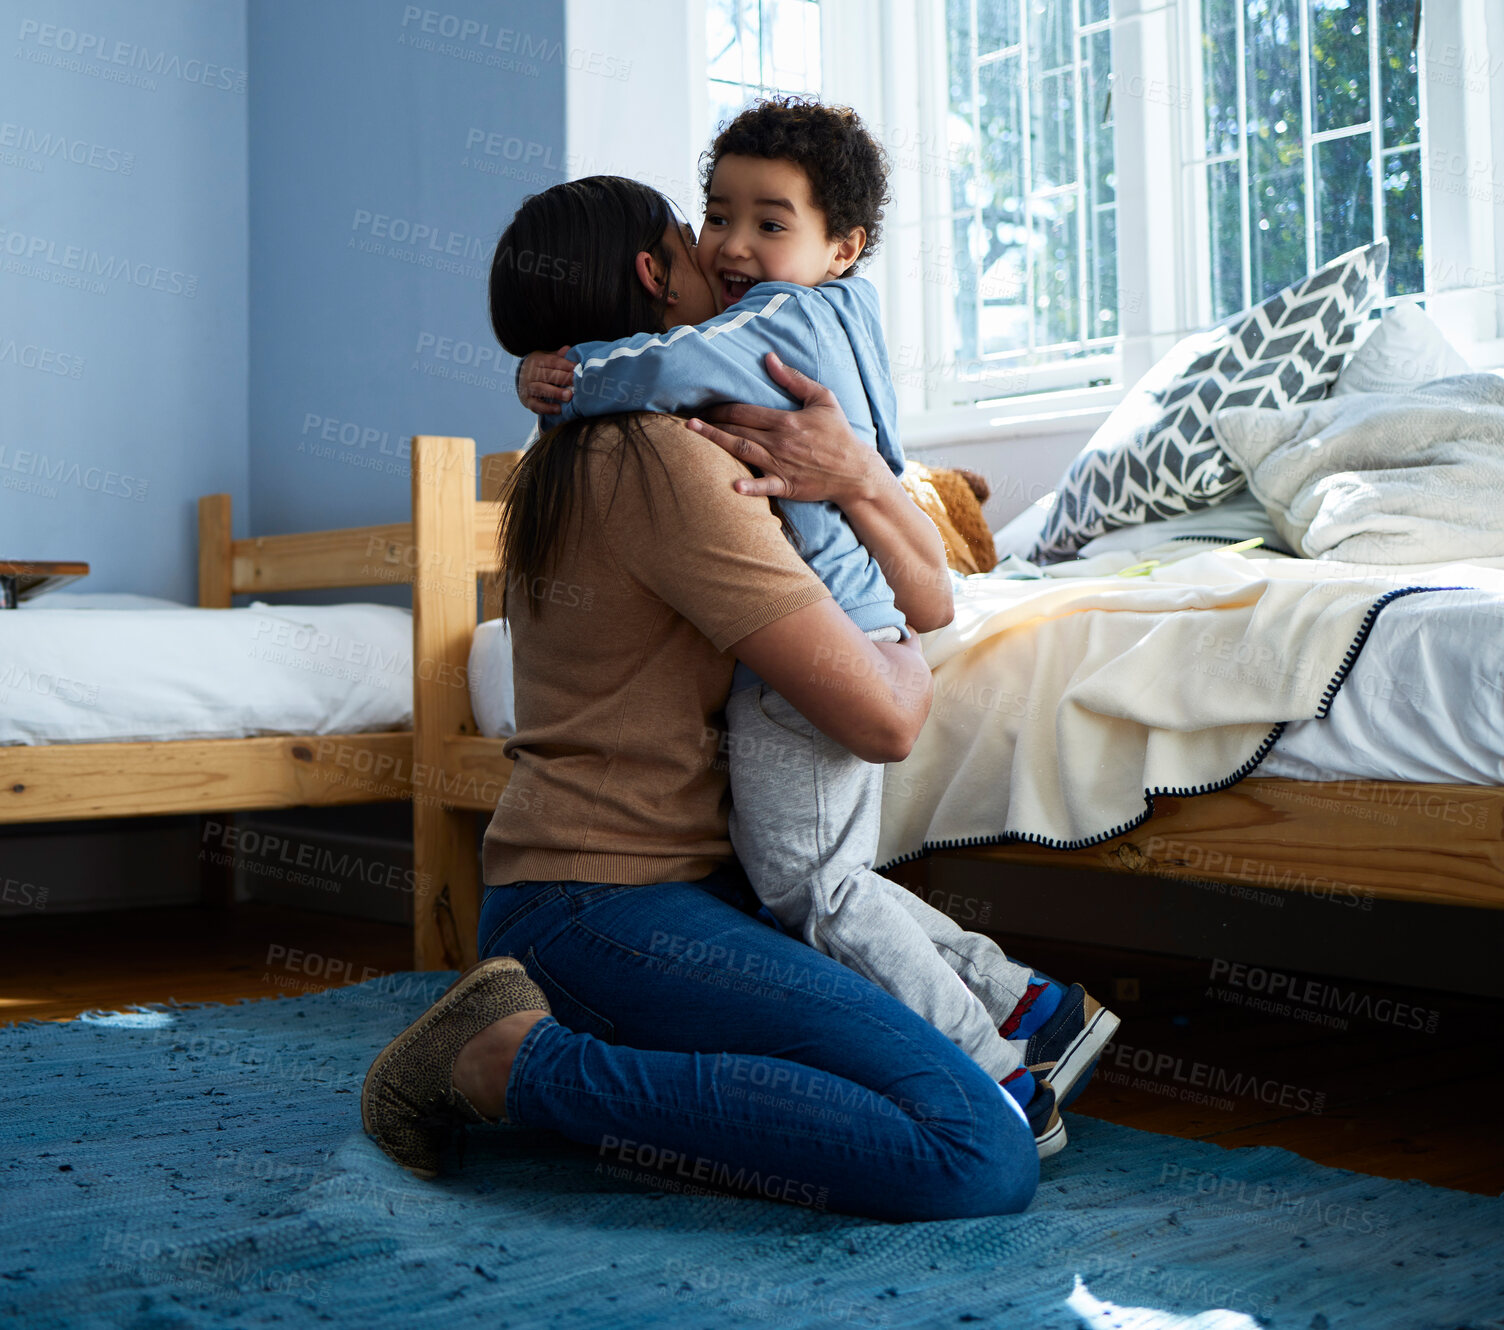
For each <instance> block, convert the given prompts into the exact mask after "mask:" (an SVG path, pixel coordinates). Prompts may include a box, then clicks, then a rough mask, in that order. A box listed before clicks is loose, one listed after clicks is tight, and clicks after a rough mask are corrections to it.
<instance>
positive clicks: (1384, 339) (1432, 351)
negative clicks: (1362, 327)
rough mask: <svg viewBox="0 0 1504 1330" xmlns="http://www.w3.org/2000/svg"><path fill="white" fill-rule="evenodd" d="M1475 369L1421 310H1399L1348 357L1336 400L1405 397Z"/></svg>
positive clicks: (1407, 306) (1410, 306)
mask: <svg viewBox="0 0 1504 1330" xmlns="http://www.w3.org/2000/svg"><path fill="white" fill-rule="evenodd" d="M1471 368H1472V367H1471V366H1470V365H1469V364H1468V363H1467V361H1466V360H1465V359H1463V357H1462V354H1461V352H1459V351H1458V350H1457V348H1456V347H1454V346H1453V345H1452V344H1451V343H1450V342H1449V341H1447V339H1446V336H1445V334H1443V332H1442V331H1441V329H1440V328H1438V327H1437V326H1436V324H1435V323H1434V322H1432V320H1431V317H1430V316H1429V315H1428V314H1427V313H1426V312H1425V310H1423V309H1421V308H1420V306H1419V305H1413V304H1405V305H1396V306H1394V308H1393V309H1390V310H1387V311H1386V312H1385V313H1384V316H1383V318H1381V319H1379V320H1378V327H1376V328H1375V329H1374V330H1373V331H1372V332H1371V333H1369V334H1368V338H1367V340H1366V341H1365V342H1364V343H1363V345H1362V346H1360V347H1359V348H1358V349H1357V350H1356V351H1354V352H1353V353H1352V355H1350V356H1349V357H1348V358H1347V364H1346V365H1344V366H1343V367H1342V373H1341V374H1339V375H1338V376H1337V382H1336V385H1335V386H1334V387H1333V388H1332V396H1333V397H1338V396H1342V395H1343V394H1346V393H1402V392H1407V391H1408V390H1409V389H1411V388H1418V387H1420V385H1421V384H1423V383H1429V382H1430V381H1431V380H1432V379H1445V378H1450V377H1451V376H1452V375H1453V374H1466V373H1468V372H1469V371H1470V370H1471Z"/></svg>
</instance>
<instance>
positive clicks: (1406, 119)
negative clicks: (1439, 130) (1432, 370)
mask: <svg viewBox="0 0 1504 1330" xmlns="http://www.w3.org/2000/svg"><path fill="white" fill-rule="evenodd" d="M1414 24H1415V5H1414V3H1413V0H1379V34H1380V41H1381V45H1380V47H1379V86H1380V92H1381V101H1380V106H1381V107H1382V111H1381V114H1382V116H1383V119H1384V146H1385V147H1386V148H1398V147H1400V146H1401V145H1402V144H1406V143H1419V142H1420V85H1419V83H1418V81H1417V80H1418V77H1419V76H1418V74H1417V73H1416V64H1415V55H1414V53H1413V52H1412V51H1411V50H1410V34H1411V33H1412V32H1413V31H1414ZM1393 261H1394V260H1393V256H1392V255H1391V257H1390V262H1391V263H1392V262H1393ZM1391 289H1393V288H1391Z"/></svg>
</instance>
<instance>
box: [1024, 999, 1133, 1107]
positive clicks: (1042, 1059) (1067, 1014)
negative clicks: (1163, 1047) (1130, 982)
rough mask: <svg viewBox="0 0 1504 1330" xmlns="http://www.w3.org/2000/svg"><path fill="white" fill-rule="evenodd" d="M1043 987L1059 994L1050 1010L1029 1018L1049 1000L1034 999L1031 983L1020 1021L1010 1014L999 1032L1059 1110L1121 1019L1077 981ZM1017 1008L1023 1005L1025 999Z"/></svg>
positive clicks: (1087, 1074) (1080, 1086)
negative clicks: (1044, 1085) (1050, 1093)
mask: <svg viewBox="0 0 1504 1330" xmlns="http://www.w3.org/2000/svg"><path fill="white" fill-rule="evenodd" d="M1048 986H1049V987H1050V988H1053V989H1054V990H1055V991H1056V992H1057V993H1058V994H1059V996H1058V998H1057V999H1056V1000H1055V1002H1054V1003H1052V1004H1050V1005H1051V1006H1052V1007H1053V1010H1051V1011H1050V1014H1049V1015H1048V1016H1047V1017H1046V1018H1045V1019H1044V1020H1042V1021H1037V1020H1030V1017H1031V1016H1033V1015H1034V1012H1035V1011H1036V1010H1038V1009H1040V1008H1043V1007H1044V1006H1045V1004H1046V1002H1048V998H1047V997H1041V998H1035V995H1034V985H1030V989H1029V993H1028V994H1027V995H1026V997H1025V1001H1027V1002H1029V1004H1030V1005H1029V1008H1028V1009H1026V1010H1025V1012H1024V1015H1023V1017H1022V1019H1020V1020H1014V1019H1013V1018H1010V1019H1009V1024H1008V1025H1004V1026H1003V1027H1002V1031H1001V1033H1002V1034H1003V1037H1004V1038H1005V1039H1008V1040H1009V1042H1010V1043H1012V1044H1013V1046H1014V1047H1015V1048H1017V1049H1018V1050H1019V1054H1020V1056H1021V1057H1022V1058H1023V1063H1024V1066H1026V1067H1027V1068H1028V1069H1029V1070H1030V1071H1031V1072H1033V1073H1034V1075H1035V1076H1036V1077H1044V1078H1046V1079H1047V1080H1048V1082H1049V1084H1050V1085H1052V1086H1053V1087H1054V1090H1055V1095H1056V1097H1057V1099H1058V1100H1059V1103H1060V1106H1061V1107H1062V1108H1064V1107H1065V1106H1066V1105H1068V1104H1069V1103H1070V1102H1071V1101H1072V1100H1073V1099H1075V1098H1076V1096H1077V1095H1078V1094H1080V1093H1081V1091H1082V1090H1084V1089H1085V1088H1086V1082H1087V1081H1088V1080H1089V1079H1090V1075H1091V1070H1092V1068H1093V1067H1094V1066H1095V1065H1096V1061H1097V1058H1098V1057H1099V1056H1101V1053H1102V1050H1103V1049H1104V1048H1105V1047H1106V1046H1107V1042H1108V1040H1110V1039H1111V1038H1112V1036H1113V1035H1114V1034H1115V1033H1116V1032H1117V1028H1118V1026H1119V1024H1121V1022H1120V1021H1119V1020H1118V1018H1117V1017H1116V1016H1114V1015H1113V1014H1112V1012H1110V1011H1108V1010H1107V1008H1106V1007H1104V1006H1103V1005H1102V1004H1101V1003H1100V1002H1098V1001H1097V1000H1096V999H1095V998H1093V997H1092V996H1091V995H1090V994H1089V993H1088V992H1087V991H1086V990H1085V989H1084V988H1082V987H1081V985H1080V984H1072V985H1071V986H1070V987H1069V988H1068V989H1062V988H1061V987H1060V985H1058V984H1055V983H1053V982H1052V981H1051V982H1050V983H1049V985H1048ZM1019 1006H1020V1007H1021V1008H1023V1007H1024V1003H1023V1002H1020V1003H1019ZM1016 1015H1017V1013H1015V1016H1016ZM1009 1025H1012V1026H1013V1029H1012V1031H1011V1032H1010V1030H1009Z"/></svg>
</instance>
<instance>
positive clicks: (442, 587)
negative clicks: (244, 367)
mask: <svg viewBox="0 0 1504 1330" xmlns="http://www.w3.org/2000/svg"><path fill="white" fill-rule="evenodd" d="M521 456H522V454H521V453H520V452H511V453H496V454H492V455H490V456H488V457H485V458H483V459H482V465H481V480H480V496H479V498H477V494H476V484H475V443H474V441H473V440H471V439H462V438H444V437H439V436H426V435H425V436H419V437H417V438H415V439H414V440H413V446H412V495H413V510H412V521H411V522H410V523H408V522H401V523H392V524H389V525H384V526H370V527H355V528H349V529H346V530H341V531H322V532H310V533H306V534H297V535H284V536H264V537H259V538H252V539H249V540H233V539H232V538H231V534H230V499H229V496H228V495H223V494H216V495H209V496H207V497H205V498H203V499H201V500H200V501H199V603H200V605H203V606H206V607H210V608H226V607H228V606H229V605H230V603H231V597H232V596H233V595H235V594H238V593H255V594H260V593H265V592H271V591H300V590H306V589H309V588H314V587H359V586H388V585H392V584H394V583H402V582H410V583H411V584H412V588H413V662H414V669H413V729H412V730H411V731H390V732H383V733H376V734H344V735H320V736H309V735H277V736H273V737H268V738H252V739H188V740H173V741H165V742H156V743H108V744H57V745H51V746H15V747H7V748H0V823H25V822H49V821H61V820H65V819H76V818H101V817H133V816H140V815H145V814H161V813H228V812H234V811H249V810H259V809H273V808H288V807H293V806H297V805H332V804H350V803H368V802H372V801H376V800H384V799H406V798H411V799H412V801H413V854H414V869H415V875H414V876H415V880H416V882H417V883H418V890H416V891H415V892H414V920H413V954H414V963H415V964H416V966H417V967H418V968H419V969H438V968H445V969H458V968H463V967H464V966H465V965H468V964H470V963H471V962H472V961H473V960H474V958H475V948H476V938H475V932H476V924H477V920H478V915H479V905H480V894H481V884H480V861H479V855H478V853H477V840H478V832H479V830H480V824H479V823H478V822H477V814H484V815H485V816H486V817H487V818H489V816H490V814H491V813H492V812H493V810H494V809H495V807H496V802H497V800H498V798H499V797H500V794H501V792H502V790H504V789H505V787H506V783H507V779H508V777H509V776H510V774H511V767H512V764H511V762H510V761H508V759H506V758H505V757H503V756H502V746H503V743H504V742H505V741H504V740H502V739H487V738H484V737H482V736H481V735H480V733H479V731H478V729H477V727H476V724H475V718H474V716H473V714H472V712H471V708H470V694H469V688H468V686H467V682H466V681H467V678H468V668H469V653H470V643H471V639H472V637H473V636H474V633H475V629H476V626H477V624H478V622H479V621H480V619H481V618H487V619H489V618H494V617H496V616H497V615H499V613H500V594H499V584H498V582H497V580H496V577H495V574H497V573H498V572H499V571H500V565H499V562H498V555H497V546H496V535H497V528H498V524H499V521H500V507H499V505H498V503H497V502H496V499H497V496H498V494H499V493H500V490H501V486H502V484H503V483H504V481H505V479H506V477H507V476H508V475H509V474H510V472H511V470H512V468H513V467H515V466H516V464H517V461H518V459H520V457H521ZM477 579H485V583H484V590H483V594H482V595H481V597H480V598H479V603H478V598H477V585H476V584H477ZM936 858H960V859H967V860H980V861H983V862H985V863H988V864H995V865H998V866H999V867H1001V866H1004V865H1009V864H1030V865H1043V866H1047V867H1051V868H1077V869H1088V870H1094V871H1101V870H1106V871H1108V872H1114V873H1126V874H1150V875H1153V876H1158V877H1165V878H1170V879H1182V880H1187V879H1189V880H1193V881H1209V882H1222V883H1227V884H1231V885H1241V886H1245V887H1248V888H1250V889H1294V890H1305V891H1313V890H1315V891H1323V890H1326V891H1334V890H1339V889H1341V890H1350V891H1361V892H1364V893H1365V894H1371V895H1373V896H1375V897H1383V898H1391V899H1398V900H1411V901H1429V902H1436V903H1444V904H1455V905H1470V906H1487V907H1490V908H1504V788H1500V787H1494V786H1471V785H1415V784H1399V783H1385V782H1374V781H1339V782H1331V783H1314V782H1305V781H1293V780H1278V779H1260V778H1249V779H1247V780H1244V781H1242V782H1240V783H1239V784H1237V785H1235V786H1233V787H1232V788H1231V789H1228V790H1225V791H1222V792H1221V793H1218V794H1207V795H1200V796H1198V797H1196V798H1190V799H1169V798H1162V799H1159V800H1158V801H1157V802H1156V809H1155V815H1154V817H1153V818H1151V819H1150V820H1149V821H1148V822H1146V823H1144V824H1143V825H1142V826H1141V827H1139V828H1137V829H1135V830H1134V831H1131V832H1129V833H1128V834H1127V835H1124V836H1120V837H1118V838H1117V839H1115V840H1112V841H1107V842H1104V843H1103V844H1101V845H1097V846H1093V847H1092V848H1090V849H1086V850H1077V851H1068V852H1067V851H1057V850H1047V849H1041V848H1038V847H1036V846H1031V845H1023V844H1006V845H993V846H976V847H969V848H964V849H954V850H939V851H936V852H935V853H934V855H932V856H930V860H933V859H936ZM930 860H917V861H915V862H914V863H911V864H906V865H903V866H901V868H900V869H898V870H895V871H894V872H893V873H892V874H891V876H893V877H895V878H897V879H900V880H904V881H907V882H909V883H911V884H912V883H918V882H922V881H923V879H924V875H925V870H926V865H927V864H928V862H930Z"/></svg>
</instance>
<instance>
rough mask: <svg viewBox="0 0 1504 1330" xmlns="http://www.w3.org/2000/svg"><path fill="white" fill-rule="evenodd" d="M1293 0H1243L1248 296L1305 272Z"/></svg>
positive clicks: (1297, 49) (1297, 31)
mask: <svg viewBox="0 0 1504 1330" xmlns="http://www.w3.org/2000/svg"><path fill="white" fill-rule="evenodd" d="M1296 5H1297V0H1249V3H1248V14H1247V18H1246V22H1245V27H1244V49H1245V52H1246V56H1247V73H1246V75H1245V79H1246V83H1247V95H1248V121H1247V124H1248V176H1249V192H1250V194H1251V195H1252V197H1251V198H1250V200H1249V205H1250V211H1251V213H1252V218H1251V221H1252V224H1253V229H1252V232H1251V238H1252V242H1253V244H1252V251H1253V252H1252V258H1253V291H1252V298H1253V300H1254V301H1259V300H1263V299H1264V298H1265V297H1266V296H1270V295H1272V294H1273V293H1274V292H1276V291H1278V290H1279V288H1280V287H1282V286H1284V285H1285V284H1286V283H1287V282H1289V281H1291V280H1293V279H1294V278H1296V277H1299V276H1301V275H1302V274H1304V273H1305V271H1306V240H1305V206H1306V200H1305V175H1304V171H1305V166H1304V162H1303V159H1302V152H1301V137H1300V15H1299V11H1298V9H1297V7H1296Z"/></svg>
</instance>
